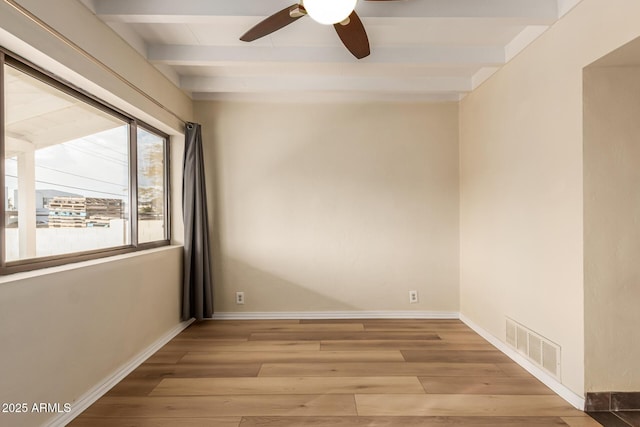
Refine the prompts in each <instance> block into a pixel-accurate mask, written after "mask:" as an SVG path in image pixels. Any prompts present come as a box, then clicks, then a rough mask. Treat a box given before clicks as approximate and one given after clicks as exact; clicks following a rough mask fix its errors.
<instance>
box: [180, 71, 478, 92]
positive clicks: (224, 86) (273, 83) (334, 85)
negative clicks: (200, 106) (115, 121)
mask: <svg viewBox="0 0 640 427" xmlns="http://www.w3.org/2000/svg"><path fill="white" fill-rule="evenodd" d="M180 87H181V88H182V89H184V90H186V91H189V92H195V93H201V92H209V93H271V92H313V91H322V92H374V91H375V92H382V93H425V94H426V93H460V92H470V91H471V90H472V89H473V87H472V80H471V78H468V77H410V78H402V79H397V78H394V77H344V76H325V75H310V76H299V75H298V76H271V77H260V76H255V77H253V76H250V77H198V76H190V77H182V78H181V79H180Z"/></svg>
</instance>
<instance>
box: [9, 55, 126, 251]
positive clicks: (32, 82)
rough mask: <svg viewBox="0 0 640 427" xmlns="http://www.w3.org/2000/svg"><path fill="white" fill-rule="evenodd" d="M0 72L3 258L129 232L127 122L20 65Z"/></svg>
mask: <svg viewBox="0 0 640 427" xmlns="http://www.w3.org/2000/svg"><path fill="white" fill-rule="evenodd" d="M4 76H5V152H4V156H5V157H4V162H5V176H4V187H5V188H4V190H5V191H4V193H5V195H4V198H5V200H4V208H5V227H6V228H5V248H4V259H5V261H8V262H10V261H15V260H23V259H29V258H34V257H46V256H52V255H60V254H70V253H76V252H84V251H90V250H96V249H103V248H111V247H117V246H122V245H127V244H130V243H131V238H130V235H129V229H130V227H129V224H128V222H129V215H128V205H129V193H130V192H129V166H128V165H129V148H128V147H129V137H128V135H129V131H128V129H129V125H128V123H127V122H126V121H124V120H121V119H119V118H118V117H116V116H114V115H111V114H108V113H107V112H105V111H103V110H101V109H98V108H96V107H93V106H92V105H90V104H88V103H86V102H84V101H81V100H80V99H78V98H75V97H73V96H71V95H68V94H67V93H65V92H62V91H61V90H59V89H57V88H55V87H53V86H51V85H49V84H46V83H44V82H42V81H40V80H38V79H36V78H34V77H32V76H30V75H28V74H26V73H24V72H22V71H20V70H17V69H15V68H12V67H11V66H9V65H4Z"/></svg>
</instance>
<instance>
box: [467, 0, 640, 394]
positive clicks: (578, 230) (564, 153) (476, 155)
mask: <svg viewBox="0 0 640 427" xmlns="http://www.w3.org/2000/svg"><path fill="white" fill-rule="evenodd" d="M603 29H606V31H605V30H603ZM638 35H640V2H638V1H636V0H614V1H611V0H584V1H583V2H582V3H580V4H579V5H578V6H577V7H576V8H575V9H574V10H573V11H571V12H570V13H569V14H568V15H566V16H565V17H564V18H563V19H562V20H561V21H559V22H558V23H557V24H556V25H554V26H553V27H552V28H551V29H550V30H549V31H548V32H546V33H545V34H544V35H542V36H541V37H540V38H539V39H538V40H536V41H535V42H534V43H533V44H532V45H530V46H529V47H528V48H527V49H526V50H525V51H523V52H522V53H521V54H520V55H518V56H517V57H516V58H515V59H514V60H512V61H511V62H510V63H509V64H507V65H506V66H505V67H504V68H503V69H501V70H500V71H499V72H498V73H496V74H495V75H494V76H493V77H492V78H490V79H489V80H488V81H486V82H485V83H484V84H483V85H482V86H481V87H480V88H478V89H476V90H475V91H474V92H473V93H472V94H470V95H469V96H467V97H466V98H465V99H464V100H463V101H462V102H461V105H460V122H461V126H460V153H461V154H460V164H461V173H460V176H461V200H460V205H461V209H460V233H461V249H460V254H461V258H460V262H461V272H460V277H461V279H460V280H461V311H462V313H463V314H464V315H466V316H467V317H468V318H470V319H471V320H472V321H474V322H476V323H477V324H479V325H480V326H481V327H483V328H485V329H486V330H488V331H489V332H490V333H492V334H493V335H495V336H496V337H498V338H499V339H501V340H503V341H504V336H505V326H504V325H505V316H509V317H511V318H513V319H514V320H516V321H518V322H520V323H522V324H524V325H525V326H527V327H529V328H531V329H532V330H534V331H536V332H537V333H539V334H541V335H543V336H545V337H547V338H548V339H550V340H552V341H554V342H556V343H558V344H560V345H561V347H562V383H563V384H564V385H566V386H567V387H568V388H569V389H570V390H572V391H573V392H575V393H576V394H577V395H582V394H583V392H584V292H583V255H584V254H583V221H582V212H583V195H582V191H583V188H582V172H583V171H582V160H583V159H582V69H583V67H585V66H586V65H588V64H590V63H591V62H593V61H594V60H596V59H597V58H599V57H601V56H603V55H605V54H606V53H608V52H609V51H611V50H613V49H615V48H617V47H618V46H620V45H622V44H624V43H626V42H628V41H629V40H631V39H633V38H635V37H637V36H638Z"/></svg>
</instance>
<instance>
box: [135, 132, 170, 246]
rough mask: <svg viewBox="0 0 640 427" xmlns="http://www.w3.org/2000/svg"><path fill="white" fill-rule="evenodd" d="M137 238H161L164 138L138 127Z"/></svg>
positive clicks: (147, 239) (164, 232) (164, 202)
mask: <svg viewBox="0 0 640 427" xmlns="http://www.w3.org/2000/svg"><path fill="white" fill-rule="evenodd" d="M137 139H138V156H137V157H138V242H140V243H146V242H153V241H155V240H163V239H165V238H166V237H165V235H166V230H165V221H164V218H165V216H166V211H167V207H166V199H167V198H166V197H165V182H166V177H165V170H166V166H165V160H164V159H165V157H166V153H165V145H166V144H165V139H164V138H163V137H161V136H158V135H156V134H153V133H151V132H149V131H147V130H146V129H141V128H138V138H137Z"/></svg>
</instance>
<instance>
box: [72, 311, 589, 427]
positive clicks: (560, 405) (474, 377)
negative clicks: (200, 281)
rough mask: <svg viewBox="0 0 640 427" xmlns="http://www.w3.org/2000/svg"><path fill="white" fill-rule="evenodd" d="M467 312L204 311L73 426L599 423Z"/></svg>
mask: <svg viewBox="0 0 640 427" xmlns="http://www.w3.org/2000/svg"><path fill="white" fill-rule="evenodd" d="M599 425H600V424H598V423H597V422H596V421H595V420H593V419H592V418H590V417H589V416H588V415H586V414H585V413H583V412H581V411H578V410H576V409H574V408H573V407H571V406H570V405H569V404H567V403H566V402H565V401H564V400H563V399H561V398H560V397H558V396H556V395H555V394H553V392H552V391H551V390H549V389H548V388H547V387H546V386H544V385H543V384H542V383H540V382H539V381H538V380H537V379H535V378H534V377H532V376H531V375H529V374H528V373H527V372H526V371H524V370H523V369H522V368H520V367H519V366H517V365H516V364H515V363H514V362H512V361H511V360H510V359H509V358H507V357H506V356H504V355H503V354H502V353H501V352H499V351H497V350H496V349H495V348H494V347H493V346H491V345H490V344H489V343H487V342H486V341H484V340H483V339H482V338H481V337H479V336H478V335H477V334H475V333H474V332H473V331H471V330H470V329H469V328H468V327H467V326H465V325H464V324H463V323H462V322H460V321H457V320H388V319H386V320H382V319H376V320H299V321H298V320H281V321H274V320H269V321H205V322H199V323H195V324H193V325H191V326H190V327H189V328H188V329H186V330H185V331H184V332H182V333H181V334H180V335H178V336H177V337H176V338H174V339H173V340H172V341H171V342H169V343H168V344H167V345H166V346H164V347H163V348H162V349H161V350H159V351H158V352H157V353H156V354H154V355H153V356H152V357H151V358H149V359H148V360H147V361H146V362H145V363H144V364H142V365H141V366H140V367H138V368H137V369H136V370H135V371H133V372H132V373H131V374H130V375H129V376H128V377H127V378H125V379H124V380H123V381H121V382H120V383H119V384H118V385H116V386H115V387H114V388H113V389H112V390H110V391H109V393H107V394H106V395H105V396H103V397H102V398H101V399H99V400H98V401H97V402H96V403H94V404H93V405H92V406H91V407H89V408H88V409H87V410H86V411H85V412H84V413H82V414H81V415H80V416H79V417H78V418H76V419H75V420H74V421H73V422H71V424H70V426H72V427H85V426H87V427H88V426H90V427H108V426H118V427H147V426H157V427H165V426H167V427H168V426H172V427H180V426H184V427H196V426H197V427H201V426H214V427H267V426H269V427H273V426H282V427H305V426H314V427H320V426H330V427H342V426H355V427H360V426H362V427H364V426H371V427H382V426H384V427H392V426H398V427H412V426H423V427H463V426H471V427H473V426H476V427H482V426H483V427H489V426H498V427H500V426H518V427H528V426H531V427H546V426H557V427H560V426H564V427H567V426H569V427H595V426H599Z"/></svg>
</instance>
